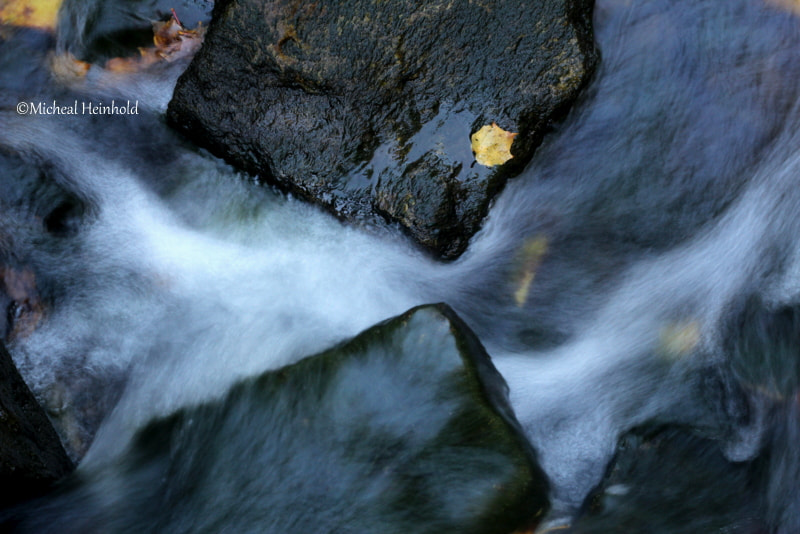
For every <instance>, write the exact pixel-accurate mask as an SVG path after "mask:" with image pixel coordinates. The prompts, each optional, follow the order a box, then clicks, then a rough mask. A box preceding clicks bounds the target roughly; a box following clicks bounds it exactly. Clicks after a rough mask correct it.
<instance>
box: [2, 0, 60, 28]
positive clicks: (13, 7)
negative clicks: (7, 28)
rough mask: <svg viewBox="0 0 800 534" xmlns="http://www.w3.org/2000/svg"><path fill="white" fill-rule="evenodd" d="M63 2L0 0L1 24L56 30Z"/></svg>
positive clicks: (51, 0)
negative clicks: (59, 9)
mask: <svg viewBox="0 0 800 534" xmlns="http://www.w3.org/2000/svg"><path fill="white" fill-rule="evenodd" d="M59 7H61V0H0V24H9V25H11V26H29V27H33V28H41V29H43V30H50V31H52V30H54V29H55V27H56V23H57V22H58V8H59Z"/></svg>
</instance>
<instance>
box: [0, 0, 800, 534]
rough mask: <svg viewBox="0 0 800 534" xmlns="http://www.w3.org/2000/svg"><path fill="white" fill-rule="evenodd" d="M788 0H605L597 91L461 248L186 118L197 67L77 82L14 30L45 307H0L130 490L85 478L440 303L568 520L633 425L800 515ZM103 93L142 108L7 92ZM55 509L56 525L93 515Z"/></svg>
mask: <svg viewBox="0 0 800 534" xmlns="http://www.w3.org/2000/svg"><path fill="white" fill-rule="evenodd" d="M81 6H84V5H83V4H80V5H78V7H74V8H73V9H74V10H76V11H75V12H77V13H78V15H81V13H82V12H81V9H84V8H85V6H84V7H81ZM797 6H798V5H797V4H796V3H794V2H793V1H791V0H786V1H785V2H784V3H781V2H778V1H776V2H764V1H761V0H729V1H725V2H718V1H716V2H712V1H707V0H696V1H694V2H680V1H677V0H675V1H669V0H652V1H641V2H633V1H628V0H598V1H597V2H596V6H595V17H594V20H595V34H596V41H597V44H598V47H599V49H600V51H601V54H602V60H601V63H600V66H599V68H598V71H597V73H596V74H595V77H594V79H593V80H592V82H591V84H590V86H589V88H588V89H587V90H586V92H585V93H584V95H583V96H582V97H581V99H580V101H579V102H578V104H577V105H576V106H575V107H574V109H573V110H572V111H571V113H570V115H569V116H568V117H567V118H566V120H565V121H564V122H563V123H562V124H560V125H557V126H555V127H554V131H553V132H552V133H551V134H549V136H548V137H547V138H546V139H545V142H544V144H543V145H542V147H541V148H540V149H539V150H538V152H537V154H536V156H535V157H534V159H533V161H532V162H531V164H530V165H529V166H528V167H527V169H526V170H525V172H524V173H523V174H522V175H521V176H519V177H517V178H515V179H513V180H511V181H510V182H509V183H508V185H507V186H506V188H505V190H504V191H503V192H502V194H501V195H500V197H499V198H498V199H497V201H496V202H495V204H494V205H493V207H492V209H491V212H490V214H489V217H488V219H487V221H486V223H485V226H484V228H483V230H482V231H481V232H480V233H479V234H478V235H477V236H476V237H475V238H474V239H473V242H472V243H471V246H470V248H469V250H468V251H467V252H466V253H465V254H464V256H463V257H462V258H461V259H459V260H457V261H455V262H453V263H449V264H444V263H439V262H437V261H434V260H432V259H430V258H428V257H427V256H426V255H425V254H423V253H422V252H420V251H419V250H417V249H416V248H415V247H414V246H413V245H412V244H411V243H410V242H409V241H408V240H407V239H406V238H405V237H404V236H403V235H402V233H401V232H400V231H398V230H396V229H394V228H387V227H381V226H375V227H373V226H358V227H357V226H352V225H347V224H344V223H341V222H339V221H337V220H335V219H334V218H332V217H330V216H329V215H327V214H325V213H323V212H322V211H320V210H319V209H317V208H315V207H313V206H310V205H308V204H306V203H303V202H300V201H298V200H295V199H293V198H291V197H286V196H285V195H283V194H281V193H279V192H276V191H273V190H271V189H270V188H269V187H264V186H261V185H258V184H256V183H255V182H254V180H253V179H252V178H250V177H248V176H245V175H241V174H238V173H237V172H235V171H234V170H233V169H231V168H230V167H228V166H227V165H225V164H224V163H222V162H220V161H219V160H216V159H214V158H213V157H211V156H209V155H208V154H207V153H205V152H203V151H198V150H196V149H195V148H194V147H192V146H189V145H187V144H186V143H185V142H184V141H182V140H181V139H179V138H178V137H177V136H176V135H174V134H173V133H171V132H170V131H169V129H168V128H167V127H166V126H165V124H164V120H163V113H164V111H165V108H166V104H167V102H168V101H169V97H170V92H171V87H172V85H173V84H174V82H175V80H176V79H177V76H178V75H179V74H180V72H181V70H182V69H183V68H184V67H185V65H186V63H185V61H183V62H180V61H179V62H177V63H174V64H170V65H167V66H163V67H158V68H156V69H151V70H150V71H147V72H142V73H137V74H127V75H111V74H108V73H102V72H99V71H97V70H95V71H90V73H89V75H88V76H87V78H86V79H85V80H82V81H72V82H70V83H68V84H66V86H65V84H64V82H58V83H57V82H54V81H51V80H50V78H49V77H48V75H47V74H46V69H47V67H46V63H47V60H46V57H45V56H44V53H42V52H39V53H34V52H30V51H29V50H34V51H36V50H41V48H42V43H41V42H40V40H37V39H39V38H35V37H31V36H29V35H27V34H25V33H24V32H22V33H20V34H18V35H16V36H15V37H14V38H15V39H16V40H15V41H14V43H23V44H15V45H13V46H12V45H10V44H9V43H11V40H9V41H8V42H6V43H4V44H3V45H2V48H0V54H2V55H3V57H2V60H1V61H2V62H3V65H4V70H5V71H4V72H3V74H2V81H3V84H4V87H5V88H6V92H5V94H4V95H3V97H2V101H0V104H2V109H0V121H2V125H3V127H2V129H0V145H2V147H3V148H2V151H0V157H1V158H3V161H2V166H3V173H4V174H3V176H2V177H0V185H2V190H0V206H2V212H0V259H2V260H3V263H4V264H5V265H7V267H6V269H7V272H8V270H9V269H11V270H13V271H14V272H15V273H18V274H17V279H25V277H24V276H23V275H22V274H19V273H25V272H28V271H30V272H32V273H33V276H35V289H34V290H31V289H30V285H31V284H30V283H29V284H28V286H26V287H27V288H28V293H31V291H33V292H35V294H36V299H37V301H41V305H38V304H35V305H34V304H30V302H29V304H28V307H27V308H25V307H23V308H20V307H19V303H18V302H16V301H18V300H19V299H16V297H14V296H13V295H12V296H11V297H9V298H8V299H7V301H8V302H4V303H3V304H7V305H8V306H9V310H11V311H10V313H9V319H8V321H7V322H8V324H7V325H6V327H5V329H4V332H5V333H6V338H7V339H8V341H9V348H10V349H11V351H12V354H13V356H14V358H15V361H16V363H17V365H18V366H19V367H20V370H21V371H22V372H23V374H24V376H25V377H26V379H27V381H28V382H29V384H30V385H31V387H32V389H33V390H34V391H35V392H36V394H37V395H38V397H39V398H40V399H41V400H42V402H43V404H44V405H45V406H46V407H47V409H48V410H49V413H50V415H51V417H53V419H54V421H55V423H56V426H57V427H58V428H59V430H60V431H61V433H62V437H63V438H64V439H65V441H66V442H67V447H68V449H69V450H70V452H71V454H72V455H73V457H75V458H79V457H81V458H82V461H81V464H80V467H79V473H82V475H83V476H84V477H85V478H86V480H89V482H88V483H87V484H88V485H89V487H90V488H91V490H90V492H93V493H92V495H94V496H95V500H96V501H97V500H102V499H100V498H99V497H98V496H101V495H102V496H104V497H103V499H106V500H108V501H112V500H114V498H115V497H114V496H115V495H117V494H119V495H123V494H124V492H122V491H121V490H120V489H119V487H118V485H119V484H120V482H119V481H118V480H116V479H114V478H113V477H111V478H109V477H103V476H99V475H98V476H97V477H96V478H92V477H93V476H94V475H93V473H96V472H99V471H100V466H106V465H112V464H113V463H114V461H115V458H118V456H119V455H121V454H124V451H125V447H126V445H127V444H128V442H129V440H130V439H131V436H132V435H133V433H134V432H135V430H136V429H137V428H138V427H140V426H141V425H143V424H144V423H146V422H147V421H149V420H151V419H152V418H153V417H155V416H157V415H162V414H168V413H170V412H171V411H173V410H175V409H177V408H179V407H181V406H186V405H192V404H196V403H199V402H202V401H204V400H207V399H211V398H217V397H219V396H221V395H222V394H223V393H224V392H225V391H227V389H228V388H229V387H230V386H231V385H232V384H234V383H235V382H236V381H237V380H240V379H241V378H243V377H247V376H252V375H255V374H258V373H260V372H262V371H264V370H268V369H275V368H278V367H280V366H282V365H285V364H287V363H290V362H293V361H296V360H297V359H299V358H302V357H304V356H307V355H310V354H313V353H315V352H318V351H320V350H322V349H325V348H327V347H329V346H331V345H333V344H334V343H336V342H338V341H340V340H343V339H346V338H348V337H351V336H353V335H355V334H357V333H358V332H360V331H361V330H363V329H365V328H367V327H369V326H371V325H372V324H374V323H376V322H379V321H381V320H384V319H386V318H388V317H392V316H394V315H397V314H399V313H401V312H403V311H405V310H407V309H409V308H411V307H412V306H415V305H418V304H422V303H428V302H446V303H448V304H450V305H451V306H452V307H453V308H454V309H455V310H456V311H457V312H458V313H459V314H460V315H461V316H462V317H463V318H464V319H465V321H466V322H467V323H468V324H469V325H470V326H471V327H472V328H473V329H474V331H475V332H476V333H477V334H478V336H479V337H480V339H481V340H482V342H483V343H484V345H485V346H486V348H487V350H488V352H489V354H490V355H491V356H492V358H493V360H494V362H495V365H496V366H497V367H498V369H499V370H500V371H501V373H502V374H503V376H504V377H505V379H506V380H507V382H508V384H509V386H510V392H511V401H512V404H513V407H514V409H515V411H516V414H517V417H518V419H519V420H520V422H521V423H522V425H523V427H524V429H525V431H526V434H527V436H528V438H529V439H530V440H531V442H532V443H533V445H534V446H535V448H536V450H537V453H538V455H539V460H540V462H541V463H542V466H543V467H544V469H545V471H546V472H547V474H548V477H549V478H550V481H551V486H552V494H551V499H552V500H553V511H552V512H551V516H550V523H549V524H550V525H557V524H560V523H561V522H569V521H571V520H572V519H573V518H574V516H575V514H576V513H577V511H578V510H579V508H580V506H581V504H582V502H583V500H584V499H585V498H586V496H587V494H588V493H589V492H590V490H591V489H592V488H594V487H595V486H596V485H597V484H599V483H600V481H601V480H602V478H603V476H604V473H605V471H606V469H607V466H608V464H609V462H610V461H611V459H612V457H613V456H614V453H615V450H616V447H617V441H618V439H619V438H620V437H621V436H622V435H623V434H624V433H625V432H627V431H628V430H630V429H632V428H634V427H637V426H638V425H642V424H674V425H682V426H684V427H689V428H690V429H691V430H692V431H693V432H694V433H696V434H697V435H700V436H703V437H704V438H708V439H710V440H713V442H714V443H715V446H717V447H718V448H719V450H720V451H721V452H722V454H724V456H725V458H727V460H728V461H730V462H736V463H737V465H739V464H740V463H742V462H745V463H746V462H754V461H756V460H758V461H760V462H761V464H759V465H762V466H764V467H763V470H764V472H765V473H766V474H765V475H764V476H763V477H761V478H759V481H760V482H758V483H759V484H760V486H759V487H758V488H757V492H756V493H757V494H758V495H759V496H761V497H759V499H757V501H758V502H754V503H753V509H754V512H753V513H754V514H756V515H759V516H760V517H762V518H763V524H764V525H767V527H765V528H767V529H768V530H767V531H770V532H782V533H784V532H785V533H790V532H797V531H800V502H798V499H799V498H800V491H798V479H797V475H798V473H800V452H798V450H797V446H796V436H797V435H798V434H800V421H798V413H797V412H798V407H797V400H796V398H797V397H796V395H797V387H798V366H797V359H798V357H800V354H798V352H797V350H794V349H796V348H797V349H798V350H800V343H798V341H797V339H798V336H799V335H800V330H798V327H800V321H797V320H796V319H795V314H796V313H797V312H796V310H797V306H798V303H800V246H798V236H800V217H798V215H800V187H798V185H800V150H799V148H800V131H798V125H800V109H798V104H799V103H800V102H798V97H800V85H798V83H797V80H798V79H800V78H799V75H800V15H798V13H800V8H798V7H797ZM793 10H798V13H796V12H795V11H793ZM73 14H74V13H73ZM83 18H84V19H85V18H86V17H85V16H84V17H83ZM73 19H74V20H82V18H81V16H73ZM62 33H64V34H67V35H73V37H72V38H73V39H75V40H76V41H77V40H78V39H77V38H75V37H74V29H73V33H72V34H70V33H69V32H66V33H65V32H64V31H62ZM63 41H64V38H63V37H62V42H60V43H59V46H61V47H67V48H69V47H70V41H69V39H67V40H66V42H63ZM26 47H27V48H26ZM37 54H38V55H37ZM31 95H34V96H31ZM112 98H114V99H116V100H118V101H126V100H138V102H139V114H138V115H132V116H128V117H123V116H98V117H90V116H81V115H79V116H74V117H69V116H31V115H18V114H17V113H16V112H15V109H14V106H15V105H16V103H17V102H18V101H20V100H31V99H33V100H35V101H39V100H45V101H52V100H53V99H57V100H60V101H72V100H75V99H78V100H80V101H90V100H94V101H100V100H103V99H104V100H105V101H109V100H110V99H112ZM6 278H7V279H8V276H6ZM7 285H8V282H7ZM6 292H7V293H13V291H9V290H8V288H7V291H6ZM15 299H16V300H15ZM12 301H14V302H12ZM15 302H16V307H13V306H14V303H15ZM26 321H27V323H26ZM26 324H33V326H31V327H27V326H26ZM20 325H21V326H20ZM776 325H778V326H776ZM741 339H744V340H745V341H741ZM87 407H91V408H87ZM112 407H113V409H112ZM398 410H402V406H398ZM87 412H88V413H87ZM76 414H82V419H81V417H79V416H78V415H76ZM76 418H77V419H79V420H76ZM100 420H103V423H102V425H101V426H100V428H99V430H98V431H97V434H96V436H95V437H94V440H93V442H92V444H91V447H90V448H88V451H87V450H86V448H87V445H88V443H89V442H90V438H91V437H92V435H93V434H94V430H95V427H96V426H97V425H98V423H99V421H100ZM240 439H246V433H245V436H244V437H242V438H240ZM84 454H85V456H84ZM198 454H202V451H198ZM209 461H213V459H212V458H209ZM226 468H227V469H229V470H237V469H238V470H246V469H248V468H249V466H248V465H236V463H235V462H232V463H231V464H230V465H226ZM137 480H138V479H137ZM142 480H144V479H142ZM135 482H136V480H129V481H127V482H126V483H135ZM139 482H140V483H145V482H142V481H141V480H140V481H139ZM84 491H86V490H84ZM126 491H129V489H126ZM134 491H135V490H134ZM743 491H744V489H743ZM220 498H224V496H221V497H220ZM699 498H700V497H698V499H699ZM687 499H691V497H690V496H687ZM59 502H61V503H62V504H58V505H53V506H51V507H50V508H47V511H48V512H47V513H49V514H51V515H47V514H45V515H43V516H40V517H46V518H47V519H46V521H51V519H50V518H51V517H52V518H58V521H66V522H67V523H65V524H69V522H70V521H72V522H73V523H74V524H80V517H81V514H84V515H87V516H88V515H91V513H92V512H91V510H90V509H89V508H91V506H92V505H89V504H87V502H86V500H81V499H78V498H77V497H76V498H75V499H74V500H72V501H71V500H69V499H67V500H66V501H59ZM64 502H65V503H66V504H63V503H64ZM94 506H99V505H98V504H97V503H96V502H95V503H94ZM709 508H712V506H711V505H710V504H709ZM37 513H38V512H37ZM42 513H44V512H42ZM194 513H197V514H202V513H203V512H202V509H197V510H195V511H194ZM653 513H654V514H658V513H660V512H659V511H658V510H654V511H653ZM710 513H711V512H710ZM54 521H56V519H52V521H51V523H49V524H50V525H51V526H52V525H53V524H54V523H52V522H54ZM686 521H687V523H686V524H687V526H686V529H685V530H683V531H685V532H697V531H698V530H696V529H693V527H691V518H687V519H686ZM39 527H42V525H41V524H40V525H39ZM42 528H43V527H42ZM76 528H77V527H76ZM118 528H120V529H121V530H125V527H124V525H122V526H119V527H118ZM731 528H734V527H731ZM254 529H255V530H257V527H254ZM620 531H623V530H620ZM730 531H736V532H739V530H730Z"/></svg>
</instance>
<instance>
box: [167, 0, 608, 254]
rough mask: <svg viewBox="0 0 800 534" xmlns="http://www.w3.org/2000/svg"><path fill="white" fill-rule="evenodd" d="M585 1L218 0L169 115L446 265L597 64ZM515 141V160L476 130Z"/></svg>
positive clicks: (195, 135) (219, 148)
mask: <svg viewBox="0 0 800 534" xmlns="http://www.w3.org/2000/svg"><path fill="white" fill-rule="evenodd" d="M592 4H593V2H591V1H590V0H546V1H545V0H542V1H538V2H525V1H522V0H517V1H512V0H507V1H501V2H490V3H489V2H445V1H438V0H437V1H432V2H425V3H420V2H412V1H409V0H405V1H394V2H379V1H377V0H358V1H353V2H338V1H333V0H323V1H319V2H313V3H305V4H301V3H298V2H296V1H294V0H291V1H290V0H277V1H272V2H261V1H256V0H228V1H220V2H218V3H217V5H216V6H215V8H214V14H213V20H212V23H211V27H210V28H209V32H208V35H207V38H206V42H205V44H204V45H203V47H202V49H201V50H200V52H199V53H198V55H197V56H196V57H195V59H194V61H193V62H192V64H191V65H190V67H189V69H188V70H187V71H186V72H185V73H184V75H183V76H182V77H181V79H180V81H179V82H178V85H177V87H176V89H175V94H174V97H173V100H172V102H171V103H170V106H169V111H168V119H169V121H170V123H171V124H173V125H174V126H175V127H177V128H178V129H179V130H180V131H182V132H184V133H185V134H186V135H187V136H188V137H190V138H191V139H192V140H193V141H195V142H196V143H198V144H199V145H201V146H203V147H206V148H208V149H210V150H211V151H212V152H214V153H215V154H217V155H219V156H222V157H224V158H226V159H228V160H229V161H231V162H232V163H234V164H236V165H238V166H240V167H242V168H244V169H246V170H248V171H250V172H252V173H254V174H258V175H260V176H261V177H262V178H263V179H266V180H269V181H272V182H274V183H277V184H279V185H281V186H283V187H284V188H286V189H289V190H291V191H293V192H296V193H298V194H300V195H301V196H302V197H304V198H307V199H310V200H312V201H314V202H317V203H320V204H322V205H324V206H326V207H328V208H330V209H331V210H333V211H334V212H335V213H337V214H338V215H340V216H343V217H345V218H349V219H359V218H361V217H363V216H364V215H365V214H367V213H370V212H373V213H374V212H377V213H380V214H382V215H384V216H385V217H387V218H388V219H389V220H392V221H397V222H399V223H401V224H402V225H403V227H405V228H406V229H407V230H408V232H409V233H410V234H411V235H412V236H413V237H414V238H415V239H416V240H417V241H418V242H419V243H421V244H422V245H424V246H425V247H427V248H429V249H431V250H433V251H435V252H436V253H438V254H440V255H442V256H443V257H445V258H453V257H456V256H457V255H458V254H460V253H461V252H462V251H463V250H464V249H465V248H466V246H467V243H468V241H469V238H470V236H472V235H473V234H474V233H475V232H476V231H477V230H478V228H479V227H480V224H481V220H482V218H483V217H484V215H485V214H486V212H487V209H488V205H489V202H490V200H491V198H492V197H493V195H495V194H496V193H497V191H499V189H500V188H501V187H502V185H503V183H504V182H505V180H506V179H507V178H508V177H510V176H513V175H514V174H516V173H518V172H519V171H520V170H521V169H522V167H523V165H524V164H525V163H526V162H527V161H528V160H529V159H530V157H531V155H532V153H533V150H534V148H535V147H536V146H537V145H538V144H539V143H540V141H541V138H542V135H543V134H544V132H545V130H546V129H547V127H548V125H549V124H550V123H551V122H552V121H553V120H555V119H556V118H557V117H558V116H559V115H560V114H562V113H563V112H564V111H565V110H566V109H567V107H568V106H569V104H570V103H571V102H572V101H573V100H574V98H575V97H576V95H577V93H578V91H579V89H580V88H581V86H582V85H583V84H584V83H585V81H586V80H587V78H588V76H589V75H590V73H591V72H592V69H593V67H594V64H595V61H596V56H595V51H594V48H593V43H592V34H591V28H590V19H591V7H592ZM492 122H496V123H497V124H498V125H499V126H500V127H501V128H503V129H504V130H507V131H511V132H518V133H519V135H518V136H517V138H516V139H515V140H514V143H513V145H512V147H511V152H512V154H513V155H514V158H513V159H511V160H509V161H508V162H507V163H505V164H502V165H498V166H494V167H491V168H490V167H483V166H481V165H479V164H474V158H473V156H472V153H471V148H470V135H471V134H472V133H474V132H476V131H477V130H478V129H480V127H481V126H483V125H488V124H491V123H492Z"/></svg>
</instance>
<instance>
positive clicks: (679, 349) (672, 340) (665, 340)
mask: <svg viewBox="0 0 800 534" xmlns="http://www.w3.org/2000/svg"><path fill="white" fill-rule="evenodd" d="M659 341H660V349H661V352H662V353H663V354H664V355H665V356H666V357H668V358H670V359H677V358H680V357H682V356H685V355H686V354H688V353H690V352H691V351H693V350H694V348H695V347H696V346H697V344H698V343H699V342H700V323H698V322H697V321H685V322H681V323H673V324H669V325H667V326H665V327H664V328H662V329H661V334H660V336H659Z"/></svg>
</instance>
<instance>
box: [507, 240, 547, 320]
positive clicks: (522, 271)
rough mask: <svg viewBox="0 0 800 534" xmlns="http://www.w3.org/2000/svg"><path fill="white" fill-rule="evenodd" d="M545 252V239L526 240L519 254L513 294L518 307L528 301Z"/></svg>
mask: <svg viewBox="0 0 800 534" xmlns="http://www.w3.org/2000/svg"><path fill="white" fill-rule="evenodd" d="M546 252H547V238H546V237H544V236H536V237H534V238H533V239H528V240H527V241H525V244H523V245H522V248H521V249H520V252H519V257H518V265H519V267H518V269H517V276H516V278H517V290H516V291H515V292H514V301H515V302H516V303H517V306H518V307H522V305H523V304H525V301H526V300H528V293H530V291H531V284H533V279H534V277H535V276H536V270H537V269H538V268H539V265H540V264H541V263H542V257H544V255H545V253H546Z"/></svg>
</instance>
